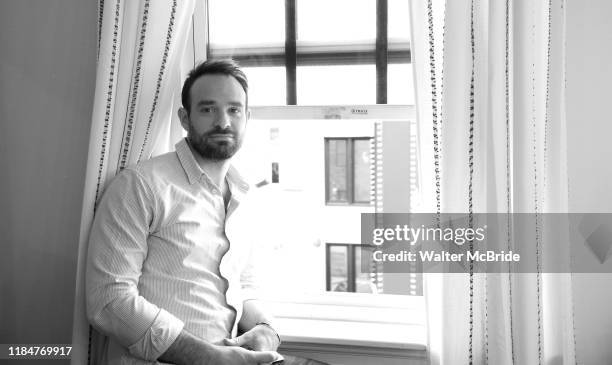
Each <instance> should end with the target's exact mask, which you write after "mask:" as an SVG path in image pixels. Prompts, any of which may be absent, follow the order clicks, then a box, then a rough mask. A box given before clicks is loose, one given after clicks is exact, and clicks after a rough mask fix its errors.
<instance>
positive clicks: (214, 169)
mask: <svg viewBox="0 0 612 365" xmlns="http://www.w3.org/2000/svg"><path fill="white" fill-rule="evenodd" d="M189 148H190V149H191V152H192V153H193V155H194V156H195V158H196V161H197V162H198V165H200V168H201V169H202V171H204V172H205V173H206V175H208V177H209V178H210V179H211V180H212V182H213V183H214V184H215V185H217V187H218V188H219V189H221V190H222V191H223V190H224V189H225V176H226V175H227V171H228V170H229V167H230V159H227V160H219V161H215V160H210V159H206V158H204V157H202V156H201V155H200V153H199V152H198V151H196V150H194V149H193V147H191V145H189Z"/></svg>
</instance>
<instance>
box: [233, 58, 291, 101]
mask: <svg viewBox="0 0 612 365" xmlns="http://www.w3.org/2000/svg"><path fill="white" fill-rule="evenodd" d="M242 69H243V71H244V73H245V74H246V75H247V78H248V79H249V105H285V104H286V89H287V87H286V85H287V79H286V77H285V68H284V67H243V68H242Z"/></svg>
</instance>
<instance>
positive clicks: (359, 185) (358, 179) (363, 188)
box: [325, 137, 371, 205]
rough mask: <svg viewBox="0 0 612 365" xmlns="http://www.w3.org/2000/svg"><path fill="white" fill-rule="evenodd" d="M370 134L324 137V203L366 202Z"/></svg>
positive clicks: (368, 184) (368, 199) (368, 186)
mask: <svg viewBox="0 0 612 365" xmlns="http://www.w3.org/2000/svg"><path fill="white" fill-rule="evenodd" d="M370 141H371V138H369V137H365V138H326V139H325V152H326V153H325V165H326V171H325V185H326V195H327V197H326V202H327V203H328V204H366V205H369V204H370V180H371V179H370Z"/></svg>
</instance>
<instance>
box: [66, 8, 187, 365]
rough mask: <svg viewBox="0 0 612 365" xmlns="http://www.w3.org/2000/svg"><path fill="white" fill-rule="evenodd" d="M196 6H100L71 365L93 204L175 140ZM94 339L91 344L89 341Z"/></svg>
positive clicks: (85, 333) (80, 358) (79, 352)
mask: <svg viewBox="0 0 612 365" xmlns="http://www.w3.org/2000/svg"><path fill="white" fill-rule="evenodd" d="M194 3H195V0H180V1H179V0H172V1H152V0H139V1H132V0H130V1H127V0H113V1H109V0H106V1H103V0H100V1H99V7H98V8H99V16H98V21H99V24H98V47H99V48H98V65H97V72H96V90H95V97H94V107H93V113H92V121H91V132H90V142H89V151H88V160H87V175H86V178H85V189H84V196H83V206H82V217H81V230H80V238H79V253H78V267H77V280H76V298H75V306H74V308H75V312H74V324H73V345H74V348H73V352H72V361H71V363H72V364H89V363H91V362H90V360H92V358H93V357H92V353H91V351H93V352H94V355H95V351H96V349H92V346H90V343H91V342H92V332H91V331H90V328H89V324H88V321H87V319H86V316H85V280H84V279H85V278H84V276H85V258H86V256H87V242H88V237H89V230H90V227H91V223H92V221H93V215H94V211H95V205H96V202H97V201H98V200H99V198H100V196H101V195H102V193H103V191H104V187H105V185H106V184H107V183H108V181H109V180H110V179H112V177H113V176H115V175H116V174H117V173H118V172H119V171H120V170H122V169H123V168H125V167H126V166H128V165H131V164H134V163H137V162H139V161H142V160H146V159H148V158H150V157H151V156H153V155H156V154H160V153H163V152H167V151H169V150H170V149H171V147H172V146H173V145H174V143H175V142H176V141H177V140H178V139H179V138H180V136H181V134H180V130H181V127H180V122H179V121H178V118H177V117H176V110H177V107H178V105H179V101H180V87H181V81H182V74H181V69H182V65H183V63H184V60H183V55H184V53H185V49H186V47H187V46H188V40H189V39H190V36H191V35H190V34H189V30H190V29H191V28H190V27H191V21H192V16H193V11H194ZM94 337H95V336H94Z"/></svg>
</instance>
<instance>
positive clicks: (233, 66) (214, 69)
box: [181, 59, 249, 114]
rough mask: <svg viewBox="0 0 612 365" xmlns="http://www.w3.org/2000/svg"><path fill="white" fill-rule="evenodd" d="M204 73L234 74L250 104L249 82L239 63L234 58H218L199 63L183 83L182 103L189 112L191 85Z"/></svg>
mask: <svg viewBox="0 0 612 365" xmlns="http://www.w3.org/2000/svg"><path fill="white" fill-rule="evenodd" d="M204 75H227V76H232V77H233V78H234V79H236V81H238V82H239V83H240V86H242V89H243V90H244V93H245V94H246V95H247V96H246V98H247V99H246V100H247V105H248V90H249V82H248V80H247V77H246V75H245V74H244V72H243V71H242V70H241V69H240V67H239V66H238V63H236V61H234V60H232V59H218V60H207V61H204V62H201V63H199V64H198V65H197V66H196V67H195V68H194V69H193V70H191V71H189V75H187V79H186V80H185V82H184V83H183V90H182V91H181V103H182V104H183V108H185V110H187V114H189V113H190V112H191V95H190V91H191V86H193V83H194V82H196V80H197V79H199V78H200V77H201V76H204Z"/></svg>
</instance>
